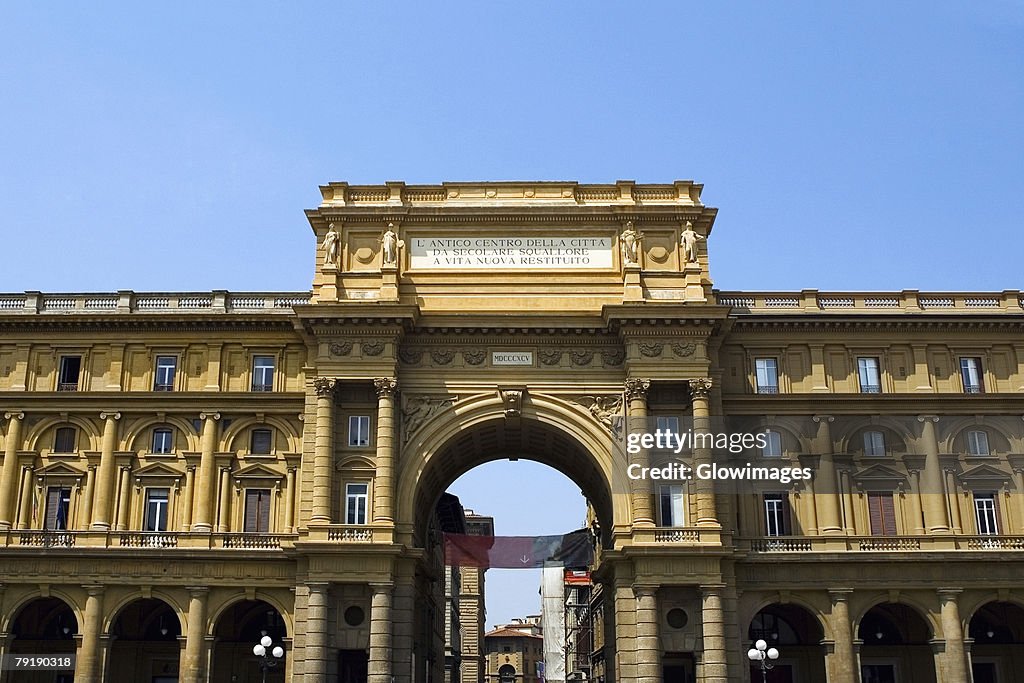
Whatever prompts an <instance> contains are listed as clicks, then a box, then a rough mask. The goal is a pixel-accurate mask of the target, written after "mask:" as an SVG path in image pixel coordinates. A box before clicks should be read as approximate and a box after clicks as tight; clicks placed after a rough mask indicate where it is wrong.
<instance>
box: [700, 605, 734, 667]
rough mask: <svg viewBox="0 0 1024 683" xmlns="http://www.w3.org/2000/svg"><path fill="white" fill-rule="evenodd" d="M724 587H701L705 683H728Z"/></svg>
mask: <svg viewBox="0 0 1024 683" xmlns="http://www.w3.org/2000/svg"><path fill="white" fill-rule="evenodd" d="M724 588H725V586H723V585H710V586H701V587H700V593H701V600H702V604H701V620H702V622H703V641H704V659H703V670H704V683H728V682H729V671H728V665H727V664H726V652H725V614H724V613H723V610H722V590H723V589H724Z"/></svg>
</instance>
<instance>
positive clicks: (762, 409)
mask: <svg viewBox="0 0 1024 683" xmlns="http://www.w3.org/2000/svg"><path fill="white" fill-rule="evenodd" d="M1021 398H1022V395H1021V394H991V393H990V394H971V395H967V394H916V393H906V394H825V393H820V394H810V393H808V394H771V395H768V394H725V395H723V396H722V410H723V412H724V413H725V415H727V416H728V415H783V414H787V415H789V414H799V415H812V414H816V413H823V412H825V413H829V414H833V415H878V414H882V415H893V414H897V413H898V414H906V415H920V414H923V413H934V414H944V415H1009V416H1017V415H1020V414H1021Z"/></svg>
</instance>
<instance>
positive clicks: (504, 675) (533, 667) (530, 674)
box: [484, 615, 544, 683]
mask: <svg viewBox="0 0 1024 683" xmlns="http://www.w3.org/2000/svg"><path fill="white" fill-rule="evenodd" d="M540 621H541V617H540V615H536V616H533V617H526V618H525V619H517V620H515V621H513V622H512V623H511V624H501V625H499V626H497V627H496V628H495V629H494V630H493V631H490V632H488V633H487V634H486V635H485V636H484V642H485V648H486V652H487V671H486V677H485V679H484V680H485V681H486V683H539V682H540V681H541V680H542V676H543V672H544V632H543V629H542V628H541V625H540Z"/></svg>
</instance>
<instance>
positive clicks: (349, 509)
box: [345, 484, 370, 524]
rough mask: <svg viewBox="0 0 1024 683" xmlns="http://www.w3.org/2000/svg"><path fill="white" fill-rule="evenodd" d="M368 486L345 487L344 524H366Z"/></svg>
mask: <svg viewBox="0 0 1024 683" xmlns="http://www.w3.org/2000/svg"><path fill="white" fill-rule="evenodd" d="M369 489H370V485H369V484H346V485H345V524H366V505H367V502H368V500H369Z"/></svg>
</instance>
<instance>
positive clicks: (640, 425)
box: [625, 377, 654, 526]
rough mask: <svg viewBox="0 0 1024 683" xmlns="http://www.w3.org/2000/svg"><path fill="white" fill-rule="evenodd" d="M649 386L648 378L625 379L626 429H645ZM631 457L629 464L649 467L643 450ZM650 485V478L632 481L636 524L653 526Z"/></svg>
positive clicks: (647, 458) (648, 459) (652, 497)
mask: <svg viewBox="0 0 1024 683" xmlns="http://www.w3.org/2000/svg"><path fill="white" fill-rule="evenodd" d="M650 388H651V381H650V380H648V379H637V378H635V377H631V378H629V379H627V380H626V385H625V391H626V405H627V409H626V410H627V412H626V415H627V420H626V421H627V425H626V429H627V430H645V431H646V430H647V428H648V427H647V424H646V419H647V392H648V391H650ZM632 458H633V459H632V462H631V463H630V464H633V463H635V464H638V465H640V466H641V467H649V466H650V464H651V462H650V458H649V457H648V455H647V451H645V450H641V451H640V452H639V453H637V454H636V455H634V456H632ZM650 486H651V484H650V480H640V479H637V480H634V481H633V482H632V488H631V492H632V499H633V524H634V525H636V526H654V507H653V504H652V503H653V499H654V495H653V493H652V491H651V490H650V489H649V487H650Z"/></svg>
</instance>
